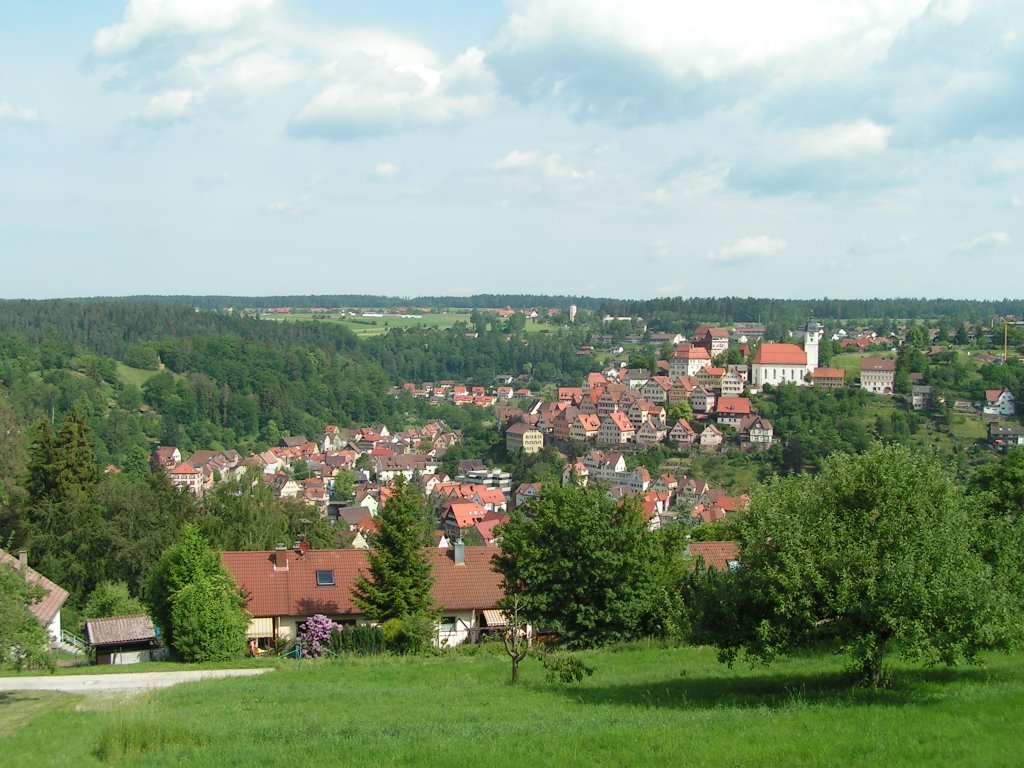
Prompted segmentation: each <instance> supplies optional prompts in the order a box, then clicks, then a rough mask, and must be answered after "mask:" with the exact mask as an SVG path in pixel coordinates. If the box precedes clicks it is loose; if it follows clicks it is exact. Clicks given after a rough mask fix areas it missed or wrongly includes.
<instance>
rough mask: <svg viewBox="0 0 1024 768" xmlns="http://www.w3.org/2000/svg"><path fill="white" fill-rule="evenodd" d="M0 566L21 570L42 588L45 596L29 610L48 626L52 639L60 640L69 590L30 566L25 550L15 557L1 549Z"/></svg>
mask: <svg viewBox="0 0 1024 768" xmlns="http://www.w3.org/2000/svg"><path fill="white" fill-rule="evenodd" d="M0 568H12V569H14V570H16V571H19V572H20V573H21V574H23V575H24V577H25V580H26V581H27V582H29V583H30V584H34V585H35V586H37V587H39V588H40V590H41V591H42V593H43V596H42V598H41V599H39V600H37V601H36V602H34V603H32V605H30V606H29V611H31V613H32V615H33V616H35V618H36V621H38V622H39V623H40V624H42V625H43V626H44V627H46V631H47V633H48V634H49V636H50V640H51V641H53V642H57V641H59V640H60V639H61V624H60V609H61V608H63V607H64V603H65V602H67V599H68V591H67V590H66V589H64V588H63V587H58V586H57V585H56V584H54V583H53V582H52V581H50V580H49V579H48V578H46V577H45V576H43V574H41V573H39V571H37V570H35V569H34V568H31V567H29V564H28V553H27V552H26V551H25V550H20V551H19V552H18V556H17V557H14V556H13V555H11V554H9V553H7V552H5V551H4V550H2V549H0Z"/></svg>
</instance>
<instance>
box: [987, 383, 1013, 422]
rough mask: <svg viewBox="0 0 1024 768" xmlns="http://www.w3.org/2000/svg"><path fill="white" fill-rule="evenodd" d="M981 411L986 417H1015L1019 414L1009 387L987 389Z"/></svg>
mask: <svg viewBox="0 0 1024 768" xmlns="http://www.w3.org/2000/svg"><path fill="white" fill-rule="evenodd" d="M981 411H982V413H984V414H985V415H986V416H1013V415H1014V414H1015V413H1016V412H1017V403H1016V401H1015V400H1014V398H1013V393H1012V392H1011V391H1010V390H1009V389H1008V388H1007V387H1003V388H1002V389H986V390H985V402H984V403H983V404H982V406H981Z"/></svg>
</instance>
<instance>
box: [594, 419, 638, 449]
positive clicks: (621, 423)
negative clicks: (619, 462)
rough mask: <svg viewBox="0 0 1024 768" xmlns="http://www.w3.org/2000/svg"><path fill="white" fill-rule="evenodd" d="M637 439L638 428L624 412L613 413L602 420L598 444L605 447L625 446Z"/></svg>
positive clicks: (598, 432)
mask: <svg viewBox="0 0 1024 768" xmlns="http://www.w3.org/2000/svg"><path fill="white" fill-rule="evenodd" d="M634 437H636V428H635V427H634V426H633V424H632V422H630V420H629V418H628V417H627V416H626V414H624V413H623V412H622V411H613V412H612V413H609V414H608V415H607V416H606V417H604V418H603V419H601V426H600V427H599V428H598V430H597V442H598V443H601V444H603V445H624V444H626V443H630V442H632V441H633V438H634Z"/></svg>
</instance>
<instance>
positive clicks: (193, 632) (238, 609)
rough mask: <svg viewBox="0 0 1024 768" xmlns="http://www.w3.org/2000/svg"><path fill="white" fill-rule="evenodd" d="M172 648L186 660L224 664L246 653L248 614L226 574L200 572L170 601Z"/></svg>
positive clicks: (243, 602)
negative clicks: (172, 631) (221, 662)
mask: <svg viewBox="0 0 1024 768" xmlns="http://www.w3.org/2000/svg"><path fill="white" fill-rule="evenodd" d="M171 602H172V606H171V624H172V626H173V627H174V640H173V645H174V648H175V650H177V651H178V653H180V654H181V657H182V658H183V659H184V660H185V661H191V662H199V661H225V660H228V659H233V658H237V657H238V656H241V655H242V654H243V653H244V652H245V630H246V629H247V628H248V626H249V615H248V614H247V613H246V612H245V609H244V608H243V606H244V604H245V599H244V598H243V597H242V595H241V594H240V593H239V591H238V587H237V586H236V585H235V582H234V581H232V579H231V577H230V576H229V575H228V574H227V573H214V574H207V573H200V574H198V575H197V576H196V577H195V578H194V579H192V580H191V581H190V582H189V583H188V584H186V585H185V586H183V587H182V588H181V589H180V590H178V591H177V592H176V593H175V594H174V596H173V599H172V601H171Z"/></svg>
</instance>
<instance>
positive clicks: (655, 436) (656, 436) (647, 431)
mask: <svg viewBox="0 0 1024 768" xmlns="http://www.w3.org/2000/svg"><path fill="white" fill-rule="evenodd" d="M667 434H668V431H667V429H666V427H665V421H664V419H662V418H659V417H654V418H652V419H647V420H646V421H644V422H643V423H642V424H641V425H640V427H639V428H638V429H637V431H636V436H635V437H634V440H635V441H636V444H637V445H638V446H639V447H641V448H649V447H650V446H652V445H657V444H658V443H660V442H662V441H663V440H664V439H665V436H666V435H667Z"/></svg>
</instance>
